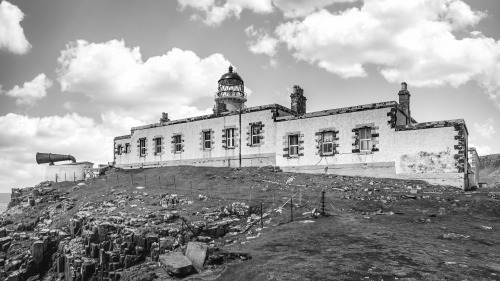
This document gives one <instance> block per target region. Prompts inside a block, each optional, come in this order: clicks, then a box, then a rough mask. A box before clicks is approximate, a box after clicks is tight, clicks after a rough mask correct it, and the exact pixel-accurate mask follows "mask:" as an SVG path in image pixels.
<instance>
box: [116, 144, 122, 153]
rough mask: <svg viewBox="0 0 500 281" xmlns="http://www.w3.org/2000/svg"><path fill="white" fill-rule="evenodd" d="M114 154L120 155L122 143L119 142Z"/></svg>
mask: <svg viewBox="0 0 500 281" xmlns="http://www.w3.org/2000/svg"><path fill="white" fill-rule="evenodd" d="M116 154H118V155H120V154H122V145H121V144H119V145H118V147H117V148H116Z"/></svg>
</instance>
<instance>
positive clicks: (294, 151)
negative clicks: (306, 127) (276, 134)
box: [288, 135, 299, 156]
mask: <svg viewBox="0 0 500 281" xmlns="http://www.w3.org/2000/svg"><path fill="white" fill-rule="evenodd" d="M288 153H289V155H290V156H299V135H289V136H288Z"/></svg>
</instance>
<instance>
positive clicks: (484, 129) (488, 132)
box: [474, 118, 495, 139]
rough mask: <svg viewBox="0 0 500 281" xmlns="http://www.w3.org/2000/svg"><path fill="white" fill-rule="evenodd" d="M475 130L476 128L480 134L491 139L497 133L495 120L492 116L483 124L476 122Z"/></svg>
mask: <svg viewBox="0 0 500 281" xmlns="http://www.w3.org/2000/svg"><path fill="white" fill-rule="evenodd" d="M474 130H476V132H477V133H478V134H479V135H480V136H482V137H484V138H486V139H491V138H492V137H493V135H494V134H495V121H493V119H492V118H489V119H488V120H486V122H484V123H482V124H480V123H474Z"/></svg>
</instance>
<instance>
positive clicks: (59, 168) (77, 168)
mask: <svg viewBox="0 0 500 281" xmlns="http://www.w3.org/2000/svg"><path fill="white" fill-rule="evenodd" d="M92 166H93V165H92V163H88V162H85V163H75V164H63V165H49V166H47V169H46V170H45V180H46V181H54V182H62V181H74V180H75V181H80V180H85V172H84V171H85V169H88V168H92Z"/></svg>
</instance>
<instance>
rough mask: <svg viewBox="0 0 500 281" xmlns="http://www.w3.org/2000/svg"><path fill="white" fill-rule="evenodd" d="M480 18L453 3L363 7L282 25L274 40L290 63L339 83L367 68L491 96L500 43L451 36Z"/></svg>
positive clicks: (369, 1)
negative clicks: (476, 88)
mask: <svg viewBox="0 0 500 281" xmlns="http://www.w3.org/2000/svg"><path fill="white" fill-rule="evenodd" d="M484 16H485V15H484V13H482V12H479V11H474V10H472V9H471V7H470V6H469V5H467V4H466V3H464V2H463V1H461V0H421V1H400V0H365V1H364V3H363V5H362V6H361V7H360V8H350V9H347V10H345V11H342V12H340V13H331V12H329V11H327V10H320V11H318V12H315V13H312V14H310V15H308V16H306V17H305V18H304V19H302V20H294V21H289V22H286V23H282V24H280V25H279V26H278V27H277V28H276V31H275V33H276V35H277V36H278V38H279V39H280V41H282V42H284V43H285V44H286V45H287V47H288V49H289V50H291V51H292V52H293V55H294V56H295V58H296V59H298V60H304V61H307V62H310V63H312V64H316V65H317V66H319V67H320V68H323V69H325V70H327V71H329V72H332V73H335V74H337V75H339V76H340V77H343V78H350V77H365V76H367V72H366V70H365V66H366V65H369V64H373V65H377V66H379V70H380V73H381V74H382V75H383V76H384V77H385V79H386V80H388V81H389V82H400V81H411V83H412V84H413V85H416V86H441V85H451V86H454V87H458V86H460V85H463V84H464V83H466V82H468V81H471V80H475V81H477V82H478V83H479V84H480V85H481V86H483V87H484V88H485V89H486V90H487V91H488V93H489V94H490V95H491V96H492V97H496V96H498V95H499V89H500V80H499V79H497V78H498V77H500V43H499V42H498V41H496V40H494V39H492V38H486V37H485V36H483V35H482V34H481V33H477V32H476V33H473V34H471V37H467V36H465V37H464V38H457V36H456V35H455V33H457V32H461V33H463V32H464V31H467V28H471V27H473V26H474V25H476V24H477V23H478V22H479V21H480V20H481V19H482V18H483V17H484ZM466 34H467V33H466ZM474 34H475V35H474Z"/></svg>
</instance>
